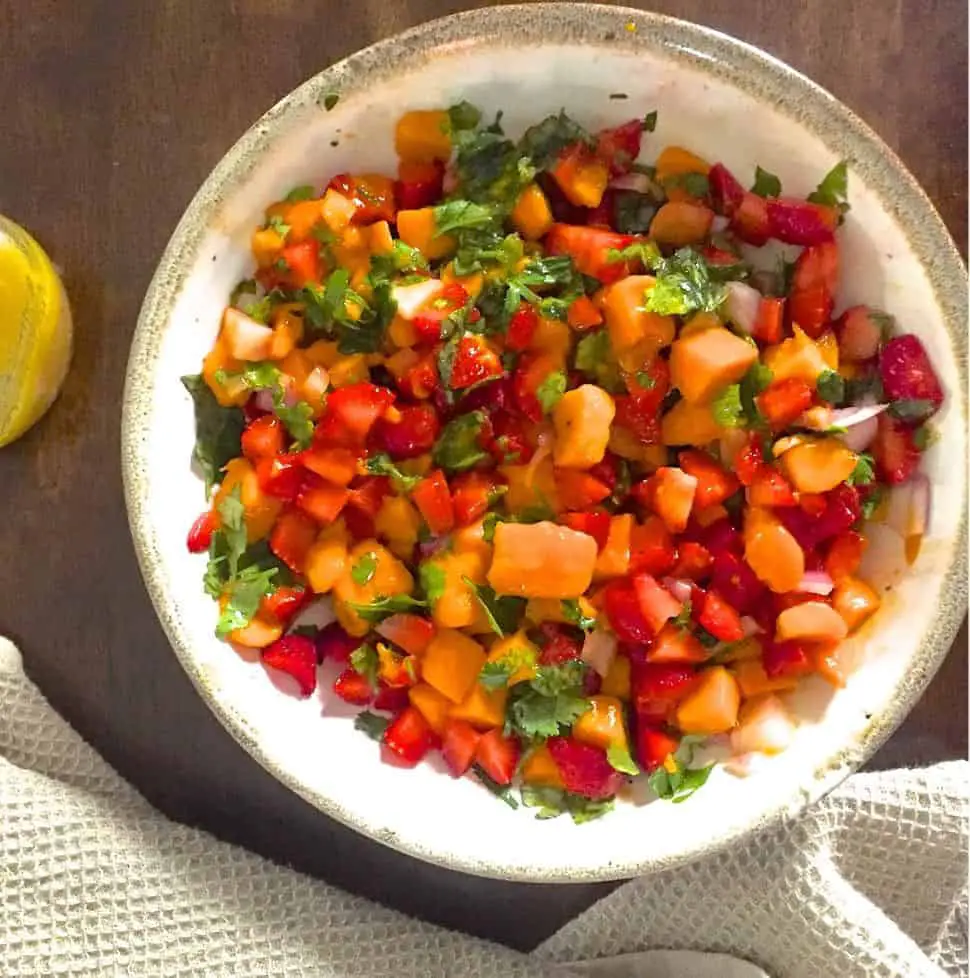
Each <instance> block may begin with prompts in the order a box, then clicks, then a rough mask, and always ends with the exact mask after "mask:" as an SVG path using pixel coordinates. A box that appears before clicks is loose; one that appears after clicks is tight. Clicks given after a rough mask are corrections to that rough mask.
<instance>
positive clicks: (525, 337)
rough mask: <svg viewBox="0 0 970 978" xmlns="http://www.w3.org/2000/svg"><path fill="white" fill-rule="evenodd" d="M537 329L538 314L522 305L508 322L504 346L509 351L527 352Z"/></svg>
mask: <svg viewBox="0 0 970 978" xmlns="http://www.w3.org/2000/svg"><path fill="white" fill-rule="evenodd" d="M538 327H539V314H538V313H537V312H536V311H535V309H534V307H532V306H530V305H528V304H527V303H523V304H522V305H521V306H519V308H518V310H517V311H516V312H515V313H514V314H513V316H512V318H511V319H510V320H509V328H508V329H507V330H506V333H505V345H506V346H507V347H508V348H509V349H510V350H520V351H521V350H527V349H528V348H529V344H530V343H531V342H532V337H533V336H534V335H535V331H536V329H538Z"/></svg>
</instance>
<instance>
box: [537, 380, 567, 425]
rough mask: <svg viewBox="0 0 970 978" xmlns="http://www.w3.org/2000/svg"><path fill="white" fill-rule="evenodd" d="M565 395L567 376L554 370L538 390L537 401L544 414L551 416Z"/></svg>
mask: <svg viewBox="0 0 970 978" xmlns="http://www.w3.org/2000/svg"><path fill="white" fill-rule="evenodd" d="M565 393H566V374H565V372H564V371H562V370H554V371H553V372H552V373H551V374H549V375H548V376H546V377H545V378H544V379H543V381H542V383H540V384H539V386H538V387H537V388H536V400H537V401H538V402H539V406H540V407H541V408H542V413H543V414H549V413H550V412H551V411H552V410H553V408H555V406H556V405H557V404H558V403H559V402H560V401H561V400H562V397H563V394H565Z"/></svg>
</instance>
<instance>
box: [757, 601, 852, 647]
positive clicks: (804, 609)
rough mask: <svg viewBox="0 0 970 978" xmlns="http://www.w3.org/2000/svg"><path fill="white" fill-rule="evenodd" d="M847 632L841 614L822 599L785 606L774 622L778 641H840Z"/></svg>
mask: <svg viewBox="0 0 970 978" xmlns="http://www.w3.org/2000/svg"><path fill="white" fill-rule="evenodd" d="M848 634H849V629H848V626H847V625H846V623H845V621H844V620H843V618H842V616H841V615H840V614H839V613H838V612H837V611H836V610H835V608H833V607H832V606H831V605H829V604H826V603H825V602H824V601H805V602H803V603H802V604H796V605H794V606H793V607H791V608H786V609H785V610H784V611H782V612H781V614H780V615H778V618H777V620H776V622H775V637H776V638H777V639H778V641H779V642H786V641H788V640H789V639H792V640H794V641H801V642H840V641H841V640H842V639H844V638H845V637H846V635H848Z"/></svg>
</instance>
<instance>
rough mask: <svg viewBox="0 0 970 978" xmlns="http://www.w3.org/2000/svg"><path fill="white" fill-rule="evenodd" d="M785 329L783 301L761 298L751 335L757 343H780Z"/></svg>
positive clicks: (766, 297)
mask: <svg viewBox="0 0 970 978" xmlns="http://www.w3.org/2000/svg"><path fill="white" fill-rule="evenodd" d="M784 328H785V300H784V299H780V298H775V297H773V296H763V297H762V299H761V302H759V303H758V313H757V315H756V316H755V320H754V327H753V329H752V333H751V335H752V336H753V337H754V338H755V339H756V340H757V341H758V342H759V343H780V342H781V338H782V336H783V334H784Z"/></svg>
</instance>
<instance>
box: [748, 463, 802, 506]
mask: <svg viewBox="0 0 970 978" xmlns="http://www.w3.org/2000/svg"><path fill="white" fill-rule="evenodd" d="M747 499H748V503H749V504H750V505H752V506H796V505H797V504H798V501H797V500H796V499H795V493H794V491H793V490H792V487H791V484H790V483H789V482H788V480H787V479H786V478H785V477H784V476H783V475H782V474H781V473H780V472H779V471H778V469H776V468H775V467H774V466H771V465H762V466H761V468H760V469H759V470H758V474H757V475H756V476H755V477H754V481H753V482H752V483H751V485H750V486H748V491H747Z"/></svg>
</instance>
